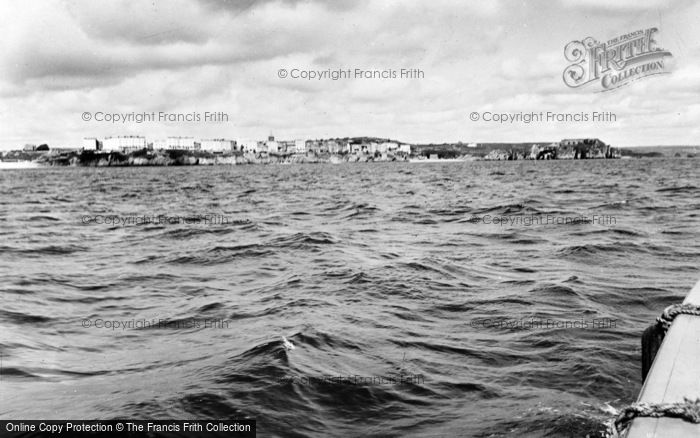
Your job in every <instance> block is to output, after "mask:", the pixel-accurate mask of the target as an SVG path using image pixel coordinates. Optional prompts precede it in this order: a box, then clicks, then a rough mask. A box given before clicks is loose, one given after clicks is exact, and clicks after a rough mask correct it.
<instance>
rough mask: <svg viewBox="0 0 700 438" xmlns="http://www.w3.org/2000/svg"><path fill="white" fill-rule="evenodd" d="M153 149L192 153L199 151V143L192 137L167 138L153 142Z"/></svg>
mask: <svg viewBox="0 0 700 438" xmlns="http://www.w3.org/2000/svg"><path fill="white" fill-rule="evenodd" d="M153 149H161V150H182V151H194V150H196V149H199V143H196V142H195V141H194V137H168V138H166V139H164V140H163V139H160V140H156V141H154V142H153Z"/></svg>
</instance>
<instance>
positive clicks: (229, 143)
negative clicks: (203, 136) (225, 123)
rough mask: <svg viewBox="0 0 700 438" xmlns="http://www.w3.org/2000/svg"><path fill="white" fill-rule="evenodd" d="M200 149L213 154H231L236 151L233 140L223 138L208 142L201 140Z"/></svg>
mask: <svg viewBox="0 0 700 438" xmlns="http://www.w3.org/2000/svg"><path fill="white" fill-rule="evenodd" d="M200 147H201V149H202V150H203V151H207V152H214V153H226V152H233V151H234V150H235V149H236V141H235V140H226V139H223V138H214V139H210V140H202V141H201V142H200Z"/></svg>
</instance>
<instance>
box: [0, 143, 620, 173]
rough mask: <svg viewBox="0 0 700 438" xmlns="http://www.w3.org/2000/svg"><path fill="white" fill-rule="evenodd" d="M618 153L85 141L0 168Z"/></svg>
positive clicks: (615, 152)
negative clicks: (25, 163)
mask: <svg viewBox="0 0 700 438" xmlns="http://www.w3.org/2000/svg"><path fill="white" fill-rule="evenodd" d="M621 155H622V154H621V150H620V149H618V148H614V147H611V146H610V145H607V144H606V143H604V142H603V141H601V140H599V139H597V138H578V139H564V140H561V141H559V142H530V143H462V142H458V143H443V144H409V143H405V142H400V141H396V140H391V139H380V138H375V137H353V138H349V137H348V138H335V139H320V140H318V139H317V140H306V139H293V140H277V139H275V137H274V136H272V135H270V136H269V137H268V138H267V139H266V140H248V139H237V140H233V139H225V138H215V139H195V138H194V137H166V138H163V139H155V140H153V141H148V140H147V138H146V137H143V136H138V135H124V136H115V137H105V138H103V139H99V138H95V137H88V138H83V139H82V141H81V142H80V146H76V147H72V148H54V149H52V148H50V146H49V145H48V144H40V145H34V144H26V145H24V146H23V147H22V148H21V149H20V150H15V151H7V152H4V153H3V154H2V157H1V159H2V161H4V162H13V161H14V162H19V161H30V162H36V163H38V164H43V165H98V166H102V165H107V166H108V165H177V164H181V165H192V164H267V163H292V162H334V163H335V162H368V161H435V160H556V159H594V158H600V159H606V158H620V157H621Z"/></svg>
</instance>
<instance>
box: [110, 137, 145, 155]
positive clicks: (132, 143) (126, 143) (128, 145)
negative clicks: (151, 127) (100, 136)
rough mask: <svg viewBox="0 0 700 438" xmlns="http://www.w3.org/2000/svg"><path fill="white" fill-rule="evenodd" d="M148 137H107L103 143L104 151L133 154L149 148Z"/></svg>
mask: <svg viewBox="0 0 700 438" xmlns="http://www.w3.org/2000/svg"><path fill="white" fill-rule="evenodd" d="M147 146H148V145H147V144H146V137H141V136H139V135H123V136H117V137H105V139H104V141H103V142H102V150H104V151H108V152H115V151H118V152H131V151H138V150H141V149H146V148H147Z"/></svg>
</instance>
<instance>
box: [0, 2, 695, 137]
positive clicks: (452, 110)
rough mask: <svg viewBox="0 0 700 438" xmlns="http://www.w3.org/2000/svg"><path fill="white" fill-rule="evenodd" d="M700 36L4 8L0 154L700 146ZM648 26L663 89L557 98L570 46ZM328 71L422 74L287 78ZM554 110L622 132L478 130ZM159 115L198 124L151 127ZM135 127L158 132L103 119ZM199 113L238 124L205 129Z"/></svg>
mask: <svg viewBox="0 0 700 438" xmlns="http://www.w3.org/2000/svg"><path fill="white" fill-rule="evenodd" d="M699 20H700V2H693V1H691V0H672V1H658V0H648V1H644V0H620V1H615V2H611V1H607V0H547V1H545V0H542V1H539V0H537V1H514V0H509V1H506V0H501V1H498V0H494V1H488V2H487V1H469V2H467V1H456V0H455V1H447V0H431V1H413V0H401V1H393V0H357V1H349V0H336V1H316V0H308V1H303V0H276V1H272V0H263V1H251V0H240V1H229V2H224V1H215V0H168V1H162V0H149V1H140V0H132V1H119V0H113V1H104V2H102V1H100V2H96V1H89V0H85V1H71V0H64V1H59V0H47V1H42V2H11V1H4V2H2V3H0V29H2V38H0V53H2V56H1V57H0V148H1V149H16V148H19V147H21V146H23V145H24V144H25V143H34V144H39V143H48V144H49V145H50V146H53V147H71V146H80V145H81V143H82V139H83V138H84V137H97V138H104V137H106V136H115V135H143V136H146V137H147V138H148V140H149V141H153V140H155V139H159V138H164V137H166V136H193V137H195V138H231V139H263V138H266V137H267V136H268V135H271V134H272V135H274V136H275V137H276V138H277V139H290V140H291V139H302V138H303V139H309V138H330V137H346V136H376V137H382V138H393V139H398V140H401V141H405V142H410V143H428V142H436V143H439V142H457V141H463V142H520V141H523V142H524V141H557V140H560V139H562V138H569V137H598V138H600V139H602V140H603V141H605V142H607V143H609V144H612V145H614V146H640V145H697V144H700V123H698V122H699V121H700V30H699V29H700V26H698V25H697V23H698V21H699ZM652 27H656V28H658V32H657V33H656V35H655V40H656V42H657V45H658V46H660V47H661V48H663V49H665V50H668V51H669V52H671V54H672V56H668V57H666V58H664V62H665V64H664V65H665V71H666V72H667V74H661V75H655V76H651V77H647V78H643V79H640V80H637V81H634V82H632V83H630V84H629V85H627V86H624V87H620V88H618V89H615V90H613V91H607V92H597V91H596V90H595V89H594V88H592V87H590V86H584V87H579V88H570V87H568V86H566V85H565V84H564V81H563V79H562V75H563V71H564V69H565V68H566V67H567V66H568V65H569V64H571V62H569V61H567V60H566V58H565V56H564V48H565V46H566V45H567V44H568V43H569V42H571V41H575V40H583V39H584V38H586V37H592V38H594V39H596V40H598V41H607V40H610V39H612V38H615V37H618V36H620V35H623V34H628V33H630V32H633V31H636V30H640V29H647V28H652ZM281 69H284V70H285V71H286V77H281V75H282V73H281ZM329 69H330V71H335V70H339V69H343V70H347V69H350V70H351V71H352V72H353V73H354V72H355V69H359V70H362V71H367V70H378V71H380V72H381V71H388V72H392V71H393V72H395V74H396V75H397V76H399V75H400V72H401V69H419V70H420V72H421V75H420V77H415V78H401V77H395V78H392V77H389V78H384V79H382V78H357V77H348V78H342V79H339V80H331V79H328V78H323V79H320V80H319V79H312V80H308V79H304V78H301V77H291V76H293V75H294V76H301V75H302V74H303V72H305V71H329ZM388 74H391V73H388ZM548 111H549V112H551V113H556V114H571V115H572V116H571V117H573V115H574V114H586V115H589V117H590V116H591V115H592V114H593V112H610V114H614V116H615V117H614V120H612V121H610V120H608V121H600V120H598V121H592V120H589V121H575V122H557V121H533V122H531V123H524V122H522V121H521V122H518V121H515V122H509V121H508V122H506V123H499V122H495V121H492V120H488V121H485V120H484V118H485V117H486V118H489V119H491V116H490V115H489V113H495V114H501V113H505V114H518V113H540V112H545V113H546V112H548ZM160 112H162V113H164V114H166V116H164V117H177V115H178V114H179V115H180V116H179V117H185V116H188V117H190V118H191V119H193V118H194V117H195V115H198V116H199V120H193V121H167V120H166V121H159V120H157V119H158V118H159V116H160V115H159V113H160ZM85 113H87V116H86V115H85ZM129 113H133V117H135V115H136V114H137V113H141V114H143V113H148V114H150V113H155V116H156V117H155V118H156V120H153V121H149V120H146V121H143V122H142V123H137V122H136V121H135V119H132V120H128V121H126V122H122V121H117V122H113V121H109V120H106V119H108V118H109V117H108V115H110V114H129ZM205 113H223V114H225V115H226V118H227V119H228V120H227V121H223V120H204V116H205ZM472 113H477V116H478V120H476V121H473V120H472V119H471V117H470V116H471V115H472ZM88 118H89V120H85V119H88ZM221 118H223V117H221Z"/></svg>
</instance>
